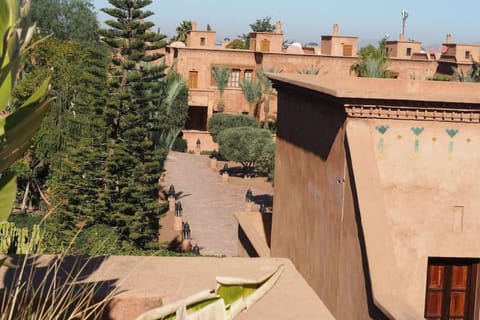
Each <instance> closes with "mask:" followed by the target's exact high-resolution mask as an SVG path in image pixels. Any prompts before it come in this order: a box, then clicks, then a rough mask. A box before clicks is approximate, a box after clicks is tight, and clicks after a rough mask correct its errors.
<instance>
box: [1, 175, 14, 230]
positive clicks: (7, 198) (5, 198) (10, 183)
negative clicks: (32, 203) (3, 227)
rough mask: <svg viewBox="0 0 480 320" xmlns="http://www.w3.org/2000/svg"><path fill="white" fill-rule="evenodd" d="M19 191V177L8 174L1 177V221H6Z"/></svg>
mask: <svg viewBox="0 0 480 320" xmlns="http://www.w3.org/2000/svg"><path fill="white" fill-rule="evenodd" d="M16 193H17V177H16V176H15V175H14V174H13V173H10V174H6V175H4V176H3V177H2V178H1V179H0V221H6V220H7V218H8V216H9V215H10V211H12V207H13V202H14V201H15V196H16Z"/></svg>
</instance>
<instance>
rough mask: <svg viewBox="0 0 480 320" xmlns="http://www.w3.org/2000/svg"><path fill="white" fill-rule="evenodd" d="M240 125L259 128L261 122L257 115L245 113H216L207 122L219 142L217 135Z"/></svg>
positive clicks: (208, 127) (209, 129) (215, 139)
mask: <svg viewBox="0 0 480 320" xmlns="http://www.w3.org/2000/svg"><path fill="white" fill-rule="evenodd" d="M238 127H251V128H258V127H259V123H258V120H257V119H256V118H255V117H252V116H249V115H245V114H239V115H237V114H227V113H215V114H214V115H213V116H212V117H211V118H210V120H208V124H207V130H208V132H210V133H211V134H212V137H213V141H215V142H217V136H218V135H219V134H220V132H222V131H223V130H225V129H230V128H238Z"/></svg>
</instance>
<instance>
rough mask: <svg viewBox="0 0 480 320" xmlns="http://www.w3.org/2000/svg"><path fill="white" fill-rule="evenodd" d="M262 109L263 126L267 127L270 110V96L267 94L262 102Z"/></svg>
mask: <svg viewBox="0 0 480 320" xmlns="http://www.w3.org/2000/svg"><path fill="white" fill-rule="evenodd" d="M263 111H264V112H265V120H264V123H263V128H264V129H268V112H269V111H270V96H269V94H267V95H266V96H265V101H264V104H263Z"/></svg>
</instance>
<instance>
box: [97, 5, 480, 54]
mask: <svg viewBox="0 0 480 320" xmlns="http://www.w3.org/2000/svg"><path fill="white" fill-rule="evenodd" d="M93 2H94V5H95V7H96V8H97V9H99V8H103V7H110V4H109V3H108V1H107V0H93ZM147 8H148V9H149V10H151V11H153V12H155V15H154V16H153V17H152V19H151V20H152V21H153V22H154V23H155V24H156V27H158V28H160V31H161V32H162V33H164V34H166V35H168V36H169V37H171V36H173V35H174V34H175V28H176V27H177V26H178V24H179V23H180V22H181V21H182V20H194V21H197V24H198V28H199V29H202V30H205V29H206V25H207V23H208V24H210V26H211V27H212V29H213V30H214V31H216V32H217V40H221V39H223V38H225V37H230V38H235V37H236V36H237V35H239V34H242V33H247V32H249V31H250V27H249V24H250V23H253V22H254V21H255V20H256V19H257V18H263V17H266V16H270V17H272V22H273V23H275V21H277V20H281V21H282V26H283V27H282V29H283V33H284V39H285V40H291V41H298V42H301V43H306V42H310V41H314V42H320V36H321V35H329V34H331V33H332V25H333V24H334V23H338V24H339V26H340V32H339V33H340V34H342V35H352V36H358V37H359V38H360V39H359V41H360V43H362V42H365V41H370V42H371V41H377V40H380V39H381V38H382V37H383V36H385V35H386V34H388V35H389V36H390V37H389V39H391V40H396V39H398V36H399V34H400V33H401V29H402V28H401V22H402V19H401V12H402V10H407V11H408V12H409V17H408V19H407V32H406V38H407V39H408V38H410V39H415V40H417V41H421V42H423V45H424V46H425V47H429V46H431V45H438V44H440V43H442V42H444V41H445V35H446V34H447V33H451V34H452V41H453V42H455V43H480V1H478V0H463V1H462V0H458V1H451V0H435V1H433V0H397V1H391V0H364V1H358V0H330V1H321V0H295V1H287V0H276V1H275V0H240V1H228V0H169V1H163V0H154V1H153V3H152V5H150V6H149V7H147ZM98 17H99V20H100V21H104V20H105V15H104V14H99V15H98ZM435 49H437V48H435Z"/></svg>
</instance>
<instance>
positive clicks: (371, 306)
mask: <svg viewBox="0 0 480 320" xmlns="http://www.w3.org/2000/svg"><path fill="white" fill-rule="evenodd" d="M345 152H346V157H347V166H348V175H349V178H350V185H351V190H352V197H353V206H354V210H355V221H356V224H357V233H358V241H359V243H360V251H361V254H362V269H363V273H364V278H365V291H366V296H367V304H368V313H369V315H370V317H372V319H377V320H388V319H389V318H388V317H387V316H386V315H385V314H384V313H383V312H382V311H381V310H380V309H379V308H378V307H377V306H376V305H375V302H374V300H373V293H372V280H371V277H370V268H369V266H368V257H367V248H366V244H365V236H364V233H363V227H362V217H361V215H360V207H359V205H358V195H357V190H356V185H355V178H354V175H353V167H352V159H351V155H350V149H349V146H348V140H347V138H345Z"/></svg>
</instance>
